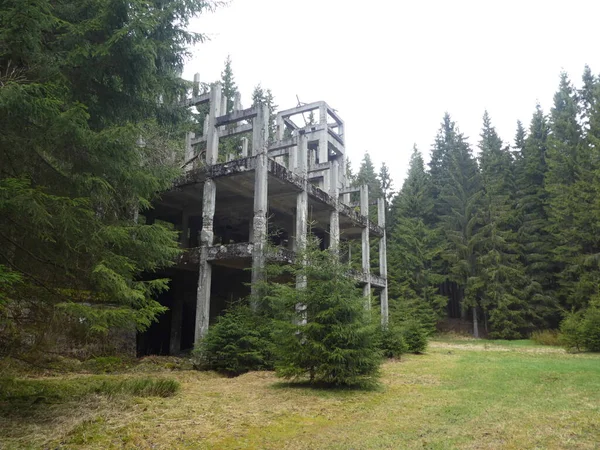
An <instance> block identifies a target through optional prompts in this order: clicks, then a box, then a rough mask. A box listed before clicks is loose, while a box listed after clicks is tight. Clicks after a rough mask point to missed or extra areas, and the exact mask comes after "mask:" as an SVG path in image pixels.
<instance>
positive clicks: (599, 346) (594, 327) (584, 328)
mask: <svg viewBox="0 0 600 450" xmlns="http://www.w3.org/2000/svg"><path fill="white" fill-rule="evenodd" d="M581 332H582V334H583V344H584V345H585V348H586V349H587V350H588V351H590V352H600V306H597V305H594V304H593V305H592V306H590V307H589V308H588V309H587V310H586V311H585V314H584V316H583V321H582V324H581Z"/></svg>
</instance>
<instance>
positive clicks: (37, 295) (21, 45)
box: [0, 0, 213, 354]
mask: <svg viewBox="0 0 600 450" xmlns="http://www.w3.org/2000/svg"><path fill="white" fill-rule="evenodd" d="M212 6H213V4H212V3H211V2H206V1H203V0H174V1H171V2H168V5H167V4H166V3H165V2H164V1H162V0H150V1H147V2H130V1H125V0H81V1H73V0H58V1H52V2H50V1H46V0H39V1H31V2H22V1H16V0H14V1H13V0H9V1H6V2H3V3H2V7H1V8H0V117H2V121H0V265H2V267H3V269H2V274H3V275H2V276H1V278H2V280H0V281H1V284H0V298H1V299H2V300H1V306H0V321H1V322H2V324H3V326H2V327H1V328H0V330H1V332H0V349H2V350H1V352H2V354H5V353H12V352H17V353H20V352H24V351H30V350H43V347H44V346H45V345H48V344H49V343H50V342H51V341H52V339H51V334H52V332H53V328H54V329H60V326H61V325H64V324H66V323H67V322H68V321H69V320H71V321H72V322H73V323H79V324H84V325H86V326H87V328H88V331H92V332H97V333H107V332H108V330H109V329H114V328H127V329H130V330H132V329H138V330H143V329H145V328H146V327H148V325H149V324H150V323H151V322H152V321H153V320H155V319H156V317H157V316H158V315H159V314H161V313H162V312H163V311H164V310H165V308H164V307H162V306H161V305H160V304H159V303H158V302H157V301H156V300H155V298H156V294H157V293H159V292H160V291H162V290H164V289H166V288H167V282H166V280H164V279H161V278H157V277H156V276H153V273H154V272H155V271H157V269H160V268H162V267H166V266H168V265H170V264H172V260H173V258H174V257H175V256H176V255H177V254H178V252H179V250H178V244H177V233H176V232H174V231H173V230H172V229H171V228H170V227H169V226H167V225H165V224H164V223H161V222H159V221H156V222H155V223H153V224H152V225H150V224H148V225H146V223H145V217H144V216H145V215H150V216H151V211H150V210H149V208H150V205H151V202H152V201H153V200H154V199H155V198H156V197H157V195H158V193H159V192H161V191H163V190H165V189H167V188H169V187H170V185H171V183H172V180H173V178H174V177H175V176H177V175H178V173H179V167H180V165H181V155H182V146H183V142H184V139H183V138H184V136H185V132H186V131H188V130H189V129H191V126H192V121H191V117H190V113H189V111H188V109H187V108H184V107H182V106H179V104H178V102H177V100H178V99H179V98H180V96H181V95H182V94H183V93H184V92H185V90H186V89H187V84H186V82H184V81H183V80H181V79H180V78H179V76H178V74H179V73H180V72H181V70H182V69H183V64H184V60H185V58H186V57H187V56H188V50H187V47H188V46H189V45H192V44H194V43H197V42H200V41H201V40H202V39H203V36H202V35H200V34H195V33H192V32H189V31H187V24H188V22H189V20H190V19H191V18H192V17H193V16H195V15H197V14H199V13H200V12H201V11H203V10H205V9H207V8H211V7H212ZM142 273H144V274H145V275H144V276H143V277H142V276H141V275H142ZM7 280H8V281H7ZM59 316H62V317H59Z"/></svg>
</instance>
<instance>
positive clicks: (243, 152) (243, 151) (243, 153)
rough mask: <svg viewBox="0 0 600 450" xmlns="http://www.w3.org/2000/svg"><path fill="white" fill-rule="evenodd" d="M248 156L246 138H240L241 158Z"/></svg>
mask: <svg viewBox="0 0 600 450" xmlns="http://www.w3.org/2000/svg"><path fill="white" fill-rule="evenodd" d="M247 157H248V138H247V137H243V138H242V158H247Z"/></svg>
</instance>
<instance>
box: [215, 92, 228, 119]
mask: <svg viewBox="0 0 600 450" xmlns="http://www.w3.org/2000/svg"><path fill="white" fill-rule="evenodd" d="M227 101H228V98H227V97H225V96H224V95H222V96H221V109H220V112H221V114H227ZM217 117H218V116H217Z"/></svg>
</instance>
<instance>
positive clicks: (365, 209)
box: [360, 185, 371, 307]
mask: <svg viewBox="0 0 600 450" xmlns="http://www.w3.org/2000/svg"><path fill="white" fill-rule="evenodd" d="M360 213H361V214H362V215H363V216H365V217H366V218H367V220H368V218H369V186H368V185H363V186H361V187H360ZM361 237H362V270H363V273H364V274H365V275H366V277H367V283H366V284H365V286H364V287H363V295H364V296H365V297H369V296H370V295H371V280H370V276H371V263H370V259H371V255H370V248H369V227H368V226H366V227H365V228H363V229H362V236H361ZM370 306H371V304H370V302H369V303H368V307H370Z"/></svg>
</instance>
